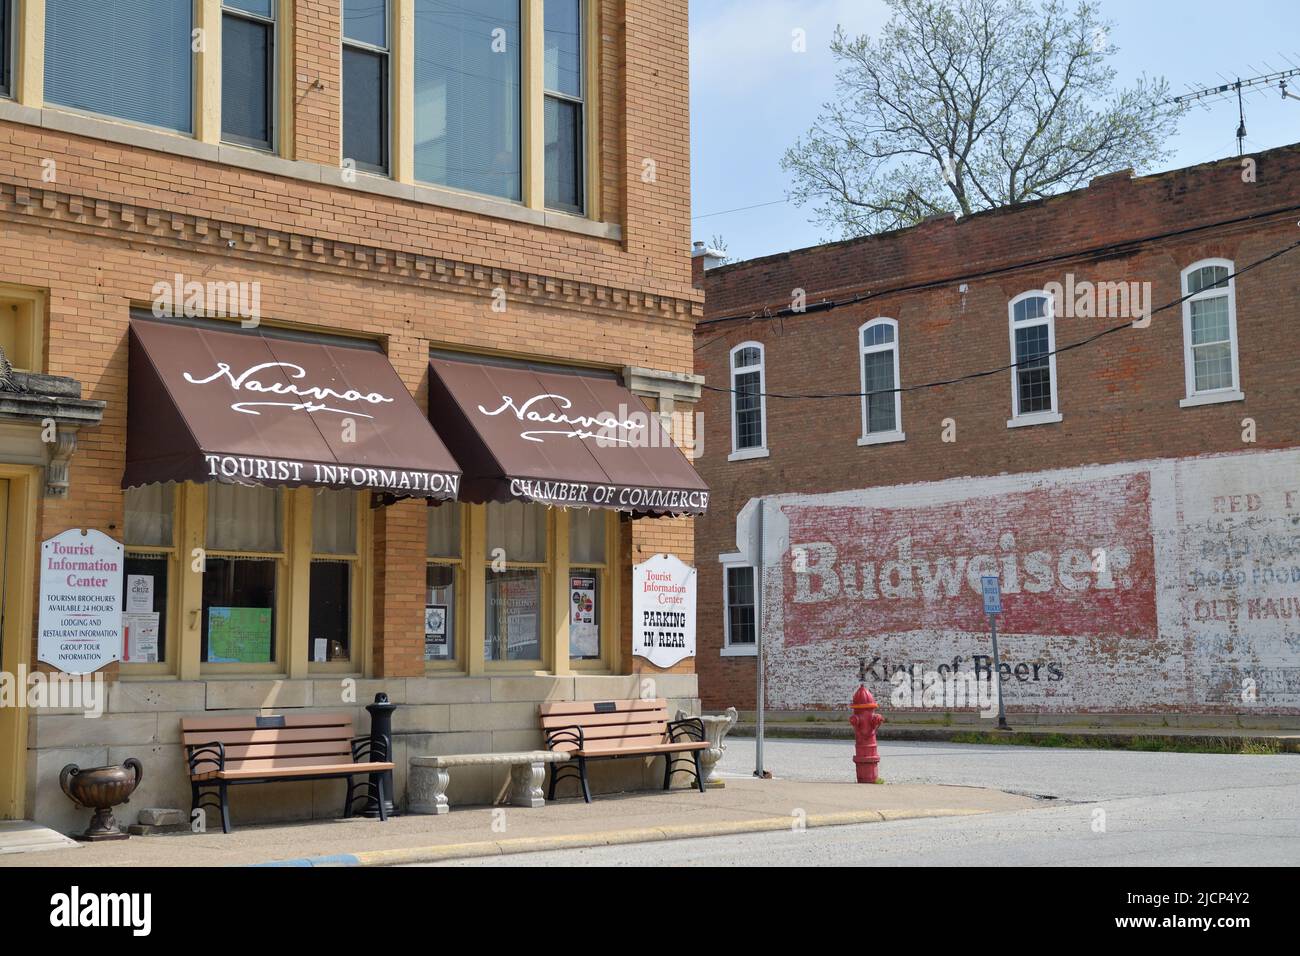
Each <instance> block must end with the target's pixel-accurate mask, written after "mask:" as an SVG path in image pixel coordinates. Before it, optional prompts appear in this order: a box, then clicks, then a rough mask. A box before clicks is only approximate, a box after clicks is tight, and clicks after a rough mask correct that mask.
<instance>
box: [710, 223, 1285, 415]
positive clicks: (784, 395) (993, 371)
mask: <svg viewBox="0 0 1300 956" xmlns="http://www.w3.org/2000/svg"><path fill="white" fill-rule="evenodd" d="M1296 249H1300V240H1296V241H1295V242H1293V243H1291V244H1290V245H1289V246H1284V247H1283V248H1281V249H1278V250H1277V251H1276V252H1271V253H1269V254H1268V255H1266V256H1264V257H1263V258H1262V259H1256V260H1255V261H1254V262H1252V263H1249V264H1248V265H1245V266H1242V267H1241V268H1240V269H1238V270H1237V271H1236V272H1233V273H1232V274H1230V275H1228V276H1226V277H1225V278H1223V279H1222V280H1220V281H1221V282H1227V281H1228V280H1229V279H1236V278H1237V276H1241V275H1245V274H1246V273H1247V272H1250V271H1251V270H1252V269H1257V268H1259V267H1260V266H1262V265H1264V264H1265V263H1268V262H1272V261H1273V260H1274V259H1280V258H1281V257H1282V256H1284V255H1286V254H1288V253H1290V252H1293V251H1294V250H1296ZM1215 284H1216V286H1217V285H1218V284H1219V283H1215ZM1202 291H1203V290H1202ZM1197 294H1199V293H1197V292H1189V293H1188V294H1187V295H1183V296H1180V297H1179V298H1177V299H1174V300H1173V301H1172V302H1167V303H1165V304H1164V305H1162V306H1160V307H1159V308H1156V309H1152V310H1151V315H1150V318H1152V319H1154V318H1155V316H1156V315H1158V314H1160V313H1161V312H1165V311H1168V310H1169V309H1172V308H1174V307H1176V306H1179V305H1182V304H1183V303H1184V302H1186V301H1187V300H1188V299H1190V298H1191V297H1192V296H1193V295H1197ZM1133 327H1134V326H1133V323H1132V322H1131V321H1130V322H1125V323H1123V324H1122V325H1112V326H1110V327H1109V328H1105V329H1102V330H1101V331H1099V332H1095V333H1093V334H1092V335H1089V336H1087V337H1086V338H1083V339H1080V340H1079V341H1077V342H1071V343H1070V344H1069V345H1063V346H1061V347H1060V348H1057V349H1053V350H1052V351H1050V352H1044V353H1042V354H1041V355H1035V356H1034V358H1033V360H1032V361H1035V362H1038V361H1041V360H1042V359H1044V358H1047V357H1048V356H1049V355H1060V354H1062V353H1063V352H1071V351H1073V350H1075V349H1080V348H1083V347H1084V346H1087V345H1091V344H1092V343H1093V342H1096V341H1097V340H1099V339H1102V338H1105V337H1106V336H1108V335H1113V334H1115V333H1116V332H1121V331H1123V330H1124V329H1131V328H1133ZM1018 365H1019V363H1018V362H1012V363H1010V364H1009V365H1001V366H998V367H997V368H990V369H984V370H982V371H979V372H969V373H967V374H965V375H959V376H957V377H955V378H949V379H942V380H939V381H934V382H922V383H920V384H918V385H907V386H899V387H896V388H878V389H874V390H873V391H869V392H801V393H795V392H768V391H764V392H751V391H749V390H748V389H746V390H744V392H745V394H746V395H753V396H755V397H758V396H762V397H764V398H781V399H796V400H802V399H814V400H823V399H843V398H866V397H868V396H871V395H891V394H898V393H901V392H916V391H920V390H921V389H927V388H942V387H944V386H946V385H958V384H960V383H962V382H969V381H973V380H975V379H979V378H987V377H988V376H990V375H1000V374H1002V373H1004V372H1009V371H1011V370H1012V369H1014V368H1016V367H1018ZM700 387H701V388H703V389H706V390H708V391H711V392H727V393H735V392H738V391H740V390H739V389H734V388H726V387H723V386H721V385H707V384H706V385H701V386H700Z"/></svg>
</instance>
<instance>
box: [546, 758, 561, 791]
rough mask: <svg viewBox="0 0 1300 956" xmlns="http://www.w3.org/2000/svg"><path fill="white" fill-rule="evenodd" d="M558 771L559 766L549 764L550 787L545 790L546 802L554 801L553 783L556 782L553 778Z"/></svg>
mask: <svg viewBox="0 0 1300 956" xmlns="http://www.w3.org/2000/svg"><path fill="white" fill-rule="evenodd" d="M559 769H560V765H559V764H554V763H553V764H551V786H550V787H549V789H547V791H546V799H547V800H554V799H555V782H556V781H555V778H556V777H557V776H558V771H559Z"/></svg>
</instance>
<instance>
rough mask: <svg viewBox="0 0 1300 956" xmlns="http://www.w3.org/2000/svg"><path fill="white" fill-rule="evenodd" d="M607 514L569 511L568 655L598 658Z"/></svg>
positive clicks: (581, 658)
mask: <svg viewBox="0 0 1300 956" xmlns="http://www.w3.org/2000/svg"><path fill="white" fill-rule="evenodd" d="M608 521H609V517H608V513H607V512H604V511H584V510H575V511H571V512H569V560H570V570H569V607H568V614H569V658H570V659H571V660H575V661H595V660H600V658H601V646H600V645H601V642H600V636H601V635H600V622H601V615H602V614H603V612H604V606H603V604H602V598H603V591H604V582H605V572H606V562H605V550H606V546H605V541H606V530H607V529H608V527H609V525H608Z"/></svg>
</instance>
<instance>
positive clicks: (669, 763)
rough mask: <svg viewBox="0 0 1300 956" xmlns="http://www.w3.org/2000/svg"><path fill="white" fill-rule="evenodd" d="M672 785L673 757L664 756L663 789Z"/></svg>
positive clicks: (669, 755)
mask: <svg viewBox="0 0 1300 956" xmlns="http://www.w3.org/2000/svg"><path fill="white" fill-rule="evenodd" d="M672 785H673V755H672V754H664V789H665V790H667V789H669V788H670V787H672Z"/></svg>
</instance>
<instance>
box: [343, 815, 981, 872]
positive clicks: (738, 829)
mask: <svg viewBox="0 0 1300 956" xmlns="http://www.w3.org/2000/svg"><path fill="white" fill-rule="evenodd" d="M987 812H988V811H987V810H952V809H947V808H940V809H934V810H846V811H844V812H841V813H814V814H811V815H810V816H808V817H806V818H805V819H804V820H803V821H802V823H803V826H805V827H835V826H853V825H858V824H863V823H882V822H884V821H886V820H915V819H921V818H924V817H956V816H970V815H973V814H978V813H987ZM798 827H799V820H798V818H797V817H794V816H793V815H792V816H780V817H755V818H752V819H749V820H728V821H724V822H718V823H692V824H682V825H679V826H668V827H639V828H636V829H628V830H601V831H597V832H595V833H566V834H561V835H557V836H544V837H518V838H515V839H511V840H484V841H482V842H479V843H448V844H444V845H442V846H425V847H411V848H406V849H400V850H363V851H362V852H360V853H356V854H353V855H354V856H355V857H356V860H357V865H359V866H402V865H405V864H412V863H441V862H444V861H447V860H464V859H473V858H475V857H483V856H506V855H510V854H515V853H540V852H542V851H545V850H577V849H584V848H588V847H598V846H619V845H623V844H628V843H660V842H664V841H667V840H689V839H696V838H700V837H714V836H731V835H734V834H737V833H767V832H775V831H778V830H791V829H798Z"/></svg>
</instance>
